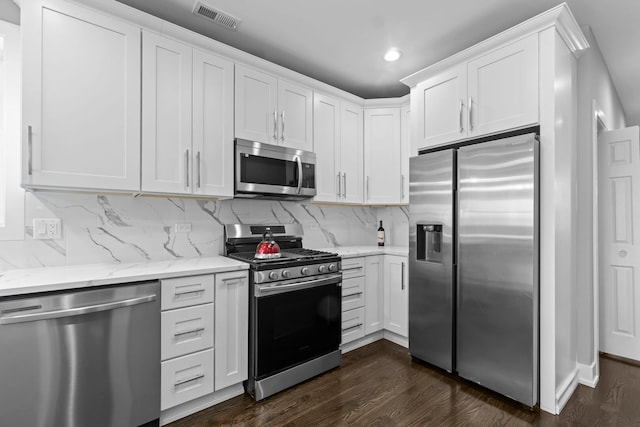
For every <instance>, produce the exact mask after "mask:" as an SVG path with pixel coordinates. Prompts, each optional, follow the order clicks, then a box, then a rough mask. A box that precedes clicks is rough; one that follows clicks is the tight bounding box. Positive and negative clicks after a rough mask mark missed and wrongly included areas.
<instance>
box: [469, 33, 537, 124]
mask: <svg viewBox="0 0 640 427" xmlns="http://www.w3.org/2000/svg"><path fill="white" fill-rule="evenodd" d="M467 74H468V85H469V86H468V92H469V99H468V101H467V107H468V120H469V122H468V129H469V132H468V133H469V135H471V136H476V135H485V134H488V133H492V132H498V131H502V130H506V129H511V128H515V127H519V126H525V125H530V124H534V123H536V122H537V121H538V35H537V34H534V35H532V36H529V37H527V38H525V39H522V40H519V41H517V42H514V43H511V44H509V45H507V46H505V47H503V48H501V49H497V50H494V51H492V52H489V53H488V54H486V55H483V56H481V57H479V58H477V59H475V60H473V61H471V62H469V63H468V64H467Z"/></svg>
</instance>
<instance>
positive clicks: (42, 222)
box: [33, 218, 62, 240]
mask: <svg viewBox="0 0 640 427" xmlns="http://www.w3.org/2000/svg"><path fill="white" fill-rule="evenodd" d="M61 236H62V221H60V218H34V219H33V238H34V239H37V240H42V239H60V237H61Z"/></svg>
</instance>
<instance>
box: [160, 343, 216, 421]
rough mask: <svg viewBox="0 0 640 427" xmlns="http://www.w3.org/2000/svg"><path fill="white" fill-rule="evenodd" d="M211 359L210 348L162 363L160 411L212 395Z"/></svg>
mask: <svg viewBox="0 0 640 427" xmlns="http://www.w3.org/2000/svg"><path fill="white" fill-rule="evenodd" d="M213 358H214V352H213V349H212V348H210V349H208V350H204V351H200V352H198V353H193V354H188V355H186V356H182V357H176V358H174V359H171V360H167V361H163V362H162V365H161V369H160V375H161V382H160V383H161V388H162V390H161V392H160V409H161V410H163V411H164V410H165V409H168V408H172V407H174V406H176V405H179V404H181V403H185V402H188V401H190V400H193V399H196V398H198V397H201V396H205V395H207V394H209V393H213V384H214V372H213Z"/></svg>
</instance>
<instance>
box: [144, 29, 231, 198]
mask: <svg viewBox="0 0 640 427" xmlns="http://www.w3.org/2000/svg"><path fill="white" fill-rule="evenodd" d="M142 48H143V55H142V76H143V79H142V80H143V84H142V98H143V102H142V105H143V109H142V191H143V192H157V193H175V194H200V195H208V196H232V195H233V167H232V165H233V134H232V129H233V117H232V114H233V107H232V105H233V64H232V63H231V62H230V61H227V60H224V59H222V58H219V57H217V56H215V55H211V54H209V53H206V52H202V51H199V50H194V49H192V48H191V47H190V46H187V45H184V44H182V43H178V42H176V41H174V40H171V39H168V38H166V37H163V36H160V35H156V34H153V33H150V32H144V33H143V44H142Z"/></svg>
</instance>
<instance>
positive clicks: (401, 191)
mask: <svg viewBox="0 0 640 427" xmlns="http://www.w3.org/2000/svg"><path fill="white" fill-rule="evenodd" d="M403 200H404V175H400V201H403Z"/></svg>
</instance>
